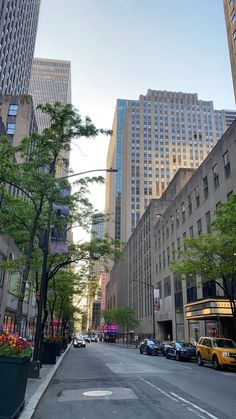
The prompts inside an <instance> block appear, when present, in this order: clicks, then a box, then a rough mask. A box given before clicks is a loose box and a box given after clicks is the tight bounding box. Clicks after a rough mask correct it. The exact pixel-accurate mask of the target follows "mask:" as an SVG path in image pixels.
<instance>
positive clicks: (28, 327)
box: [0, 94, 37, 337]
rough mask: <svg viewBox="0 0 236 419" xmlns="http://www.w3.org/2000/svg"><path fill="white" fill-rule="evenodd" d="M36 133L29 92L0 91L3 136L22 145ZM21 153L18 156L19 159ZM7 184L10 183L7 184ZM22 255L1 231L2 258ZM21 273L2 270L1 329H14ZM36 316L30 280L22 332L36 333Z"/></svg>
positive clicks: (14, 191) (0, 131)
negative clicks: (13, 93)
mask: <svg viewBox="0 0 236 419" xmlns="http://www.w3.org/2000/svg"><path fill="white" fill-rule="evenodd" d="M35 132H37V124H36V119H35V113H34V107H33V101H32V97H31V96H29V95H17V96H13V95H1V94H0V135H2V134H6V135H7V136H8V137H9V139H10V142H11V144H12V145H13V146H17V145H19V144H20V142H21V140H22V139H23V138H24V137H29V136H30V135H32V134H33V133H35ZM19 159H20V156H19V155H18V154H17V155H16V161H18V162H19ZM6 187H7V186H6ZM8 190H9V192H10V193H11V194H12V195H13V196H15V197H18V196H19V195H21V192H20V191H19V190H18V189H17V188H16V187H14V186H13V185H8ZM9 258H11V259H19V258H22V254H21V253H20V251H19V249H18V248H17V244H16V243H15V242H14V241H13V240H12V239H11V238H10V237H9V236H5V235H2V234H0V261H1V262H2V261H5V260H7V259H9ZM19 282H20V274H19V272H14V273H12V272H8V271H7V270H4V269H3V268H1V269H0V328H1V327H3V328H4V329H5V330H8V331H13V330H14V325H15V320H16V313H17V304H18V296H19V295H18V292H19V288H18V287H19ZM35 316H36V301H35V292H33V289H32V287H31V283H30V282H28V283H27V292H26V296H25V299H24V304H23V313H22V333H23V335H27V336H30V337H32V336H33V328H34V323H35Z"/></svg>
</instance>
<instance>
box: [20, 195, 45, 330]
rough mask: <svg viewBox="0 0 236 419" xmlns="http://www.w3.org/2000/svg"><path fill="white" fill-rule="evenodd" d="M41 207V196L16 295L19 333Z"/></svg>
mask: <svg viewBox="0 0 236 419" xmlns="http://www.w3.org/2000/svg"><path fill="white" fill-rule="evenodd" d="M42 207H43V199H42V198H41V202H40V206H39V208H38V211H37V213H36V214H35V219H34V222H33V225H32V229H31V232H30V238H29V246H28V248H27V253H26V260H25V267H24V269H23V275H22V282H21V285H20V292H19V297H18V303H17V312H16V323H15V331H16V332H17V333H18V334H19V335H20V334H21V320H22V311H23V301H24V298H25V290H26V284H27V281H28V277H29V272H30V260H31V257H32V254H33V251H34V239H35V236H36V231H37V226H38V221H39V217H40V214H41V212H42Z"/></svg>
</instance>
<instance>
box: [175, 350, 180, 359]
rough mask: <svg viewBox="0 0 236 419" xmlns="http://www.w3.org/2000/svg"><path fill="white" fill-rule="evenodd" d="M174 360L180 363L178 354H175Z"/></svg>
mask: <svg viewBox="0 0 236 419" xmlns="http://www.w3.org/2000/svg"><path fill="white" fill-rule="evenodd" d="M175 359H176V361H180V354H179V352H176V354H175Z"/></svg>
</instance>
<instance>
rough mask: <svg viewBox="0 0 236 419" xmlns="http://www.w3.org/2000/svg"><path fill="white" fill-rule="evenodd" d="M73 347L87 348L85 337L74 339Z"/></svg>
mask: <svg viewBox="0 0 236 419" xmlns="http://www.w3.org/2000/svg"><path fill="white" fill-rule="evenodd" d="M73 345H74V348H85V347H86V343H85V340H84V338H83V336H76V337H74V339H73Z"/></svg>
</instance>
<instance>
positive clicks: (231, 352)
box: [196, 337, 236, 370]
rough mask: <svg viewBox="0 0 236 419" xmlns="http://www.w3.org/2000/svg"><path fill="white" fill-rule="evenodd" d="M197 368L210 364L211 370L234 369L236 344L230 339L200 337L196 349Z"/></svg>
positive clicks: (235, 365)
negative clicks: (206, 363)
mask: <svg viewBox="0 0 236 419" xmlns="http://www.w3.org/2000/svg"><path fill="white" fill-rule="evenodd" d="M196 357H197V363H198V365H199V366H201V365H204V362H211V363H212V364H213V368H214V369H215V370H218V369H220V368H222V367H236V343H235V342H234V341H233V340H231V339H226V338H212V337H202V338H200V339H199V341H198V344H197V347H196Z"/></svg>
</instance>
